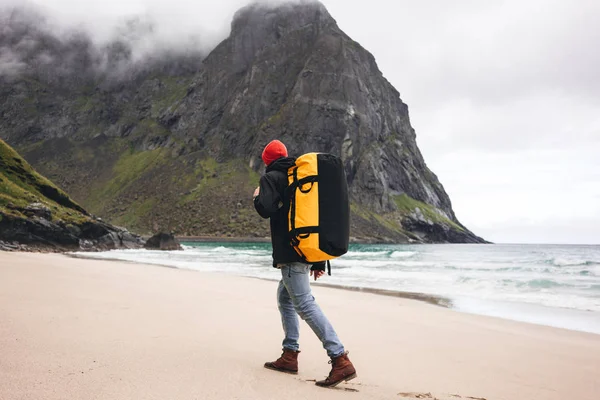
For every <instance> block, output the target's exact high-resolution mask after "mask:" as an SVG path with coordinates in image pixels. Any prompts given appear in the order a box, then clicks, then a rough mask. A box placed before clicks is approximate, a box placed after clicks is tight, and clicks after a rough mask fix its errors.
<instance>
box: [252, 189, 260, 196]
mask: <svg viewBox="0 0 600 400" xmlns="http://www.w3.org/2000/svg"><path fill="white" fill-rule="evenodd" d="M259 193H260V186H259V187H257V188H256V189H254V195H253V196H252V198H253V199H255V198H256V196H258V194H259Z"/></svg>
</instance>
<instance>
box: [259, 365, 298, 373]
mask: <svg viewBox="0 0 600 400" xmlns="http://www.w3.org/2000/svg"><path fill="white" fill-rule="evenodd" d="M265 368H266V369H270V370H271V371H277V372H283V373H284V374H290V375H298V371H290V370H287V369H279V368H274V367H269V366H267V365H265Z"/></svg>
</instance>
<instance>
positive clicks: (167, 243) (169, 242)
mask: <svg viewBox="0 0 600 400" xmlns="http://www.w3.org/2000/svg"><path fill="white" fill-rule="evenodd" d="M144 248H146V249H149V250H183V248H182V247H181V244H179V242H178V241H177V239H175V236H173V234H171V233H164V232H160V233H157V234H156V235H154V236H152V237H151V238H150V239H148V240H147V241H146V244H145V245H144Z"/></svg>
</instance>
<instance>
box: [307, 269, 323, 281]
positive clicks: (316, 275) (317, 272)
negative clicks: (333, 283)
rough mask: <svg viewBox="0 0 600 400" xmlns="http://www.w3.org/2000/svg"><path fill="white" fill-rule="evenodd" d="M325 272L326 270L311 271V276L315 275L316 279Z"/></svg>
mask: <svg viewBox="0 0 600 400" xmlns="http://www.w3.org/2000/svg"><path fill="white" fill-rule="evenodd" d="M324 273H325V271H313V270H311V271H310V274H311V276H314V277H315V281H316V280H317V279H319V278H320V277H322V276H323V274H324Z"/></svg>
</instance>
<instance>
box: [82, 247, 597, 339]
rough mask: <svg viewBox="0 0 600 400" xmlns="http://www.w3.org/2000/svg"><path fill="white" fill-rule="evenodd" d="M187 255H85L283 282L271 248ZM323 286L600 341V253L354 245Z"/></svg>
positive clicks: (200, 250) (193, 250) (192, 250)
mask: <svg viewBox="0 0 600 400" xmlns="http://www.w3.org/2000/svg"><path fill="white" fill-rule="evenodd" d="M184 247H185V250H184V251H180V252H160V251H149V250H119V251H111V252H103V253H84V254H81V255H84V256H87V257H93V258H112V259H121V260H128V261H136V262H143V263H151V264H159V265H167V266H171V267H176V268H184V269H192V270H198V271H211V272H222V273H228V274H234V275H240V276H250V277H257V278H263V279H272V280H277V279H278V271H277V270H275V269H273V268H272V267H271V246H270V244H266V243H184ZM319 282H322V283H326V284H330V285H340V286H351V287H361V288H370V289H385V290H392V291H398V292H418V293H425V294H430V295H436V296H441V297H444V298H447V299H449V300H450V303H451V307H452V308H454V309H457V310H459V311H463V312H470V313H476V314H483V315H490V316H497V317H502V318H507V319H513V320H519V321H525V322H531V323H537V324H543V325H550V326H556V327H562V328H568V329H575V330H581V331H586V332H594V333H598V334H600V246H573V245H569V246H566V245H565V246H562V245H352V246H351V248H350V251H349V252H348V253H347V254H346V255H344V256H343V257H340V258H339V259H336V260H334V261H333V262H332V276H330V277H329V276H326V277H324V278H322V279H321V280H320V281H319ZM319 282H317V284H319Z"/></svg>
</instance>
